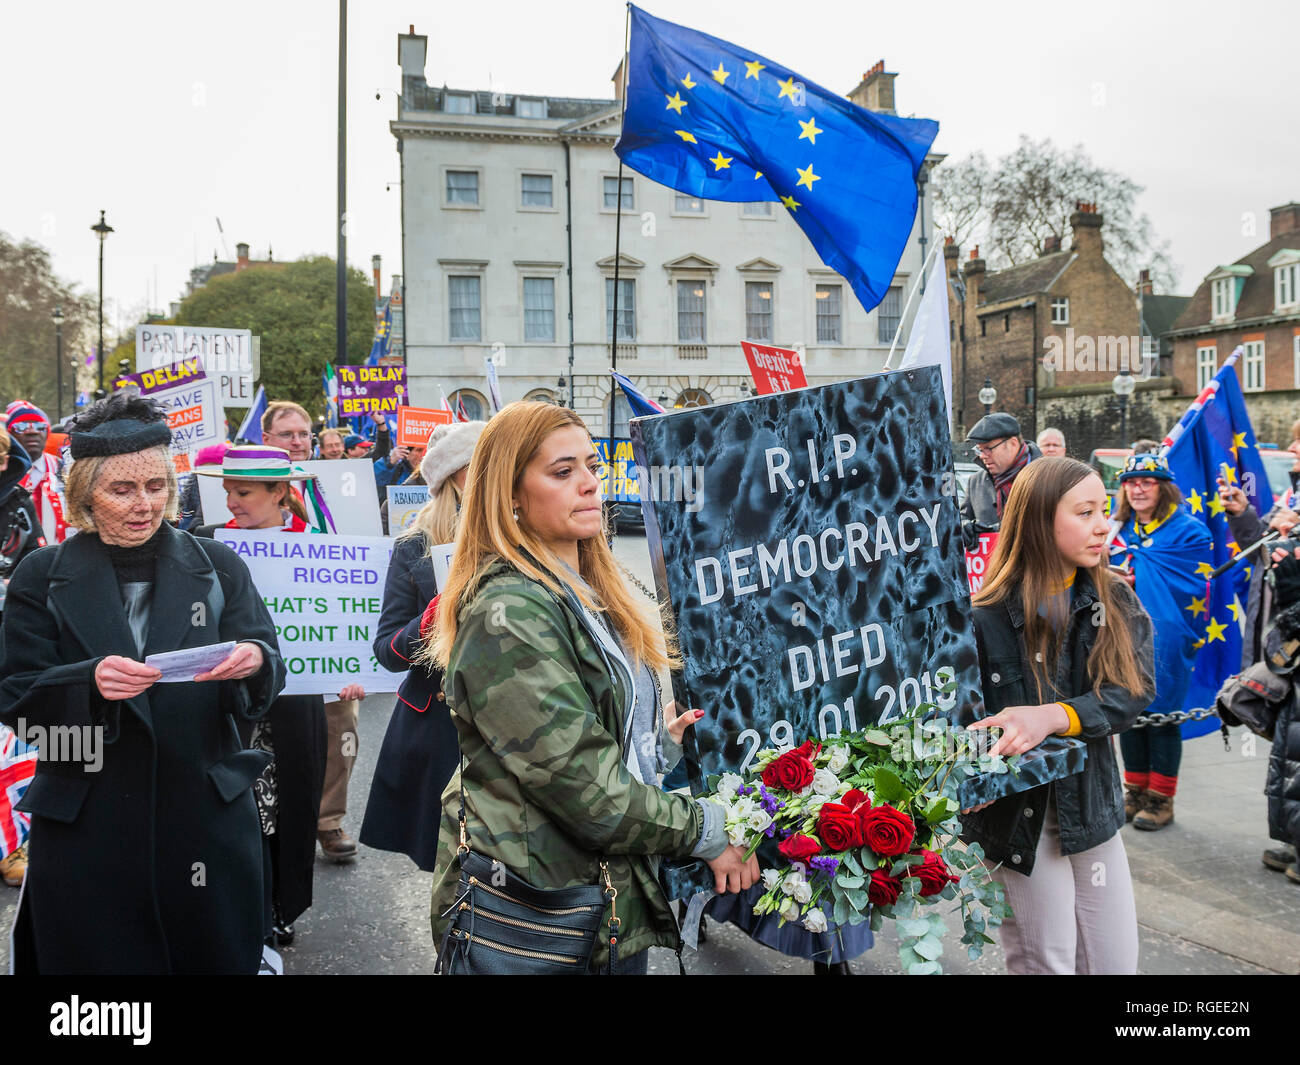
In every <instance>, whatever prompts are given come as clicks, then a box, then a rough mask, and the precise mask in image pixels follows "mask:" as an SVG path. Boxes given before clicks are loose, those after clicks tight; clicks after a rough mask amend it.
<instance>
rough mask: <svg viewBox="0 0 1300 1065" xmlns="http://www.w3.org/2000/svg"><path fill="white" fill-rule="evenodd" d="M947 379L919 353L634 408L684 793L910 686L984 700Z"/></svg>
mask: <svg viewBox="0 0 1300 1065" xmlns="http://www.w3.org/2000/svg"><path fill="white" fill-rule="evenodd" d="M943 396H944V393H943V385H942V379H941V377H940V372H939V370H938V368H936V367H919V368H915V369H911V370H906V371H900V372H896V373H889V374H882V375H878V376H874V377H868V378H862V379H860V380H856V381H846V382H842V383H837V384H831V385H824V386H821V387H818V388H807V389H801V390H799V391H796V392H785V393H779V394H776V395H770V396H759V397H756V398H753V399H747V400H740V401H737V402H732V403H724V404H717V405H714V406H709V407H700V408H694V409H690V410H684V411H679V412H674V413H670V414H663V415H655V416H651V417H647V418H637V419H634V420H633V421H632V422H631V437H632V443H633V450H634V452H635V454H636V459H637V465H638V475H639V477H640V483H641V485H642V491H641V506H642V509H643V511H644V514H645V525H646V538H647V542H648V546H649V549H650V555H651V562H652V565H653V568H654V573H655V582H656V585H657V589H658V593H659V597H660V600H661V602H666V603H667V604H668V605H669V607H670V610H671V613H672V616H673V618H674V619H675V622H676V626H677V630H678V634H679V640H680V644H681V651H682V658H683V661H684V668H683V670H682V671H681V672H680V673H677V674H674V676H673V689H674V697H675V698H676V699H677V701H678V703H679V704H680V705H683V706H691V707H701V708H703V709H704V710H705V711H706V713H705V717H704V718H703V719H702V720H701V721H700V722H699V723H697V724H696V725H695V726H694V728H693V729H691V730H689V731H688V733H687V736H688V741H687V742H688V750H687V758H688V771H689V774H690V777H691V790H692V791H693V792H695V793H697V794H698V793H699V792H700V791H701V790H703V783H704V777H705V776H707V775H709V774H715V773H722V772H724V771H727V770H731V771H737V772H739V771H742V770H743V769H744V768H745V767H747V766H748V764H749V762H750V761H751V760H752V758H753V757H754V755H755V754H756V753H757V752H758V751H759V750H760V749H762V748H763V747H767V746H773V745H776V746H782V745H792V744H797V743H800V742H802V741H803V739H804V738H805V737H807V736H808V735H814V736H817V737H821V738H825V737H828V736H834V735H836V734H838V733H839V732H840V731H846V732H848V731H859V730H862V729H866V728H869V727H872V726H875V725H878V724H879V725H886V726H887V725H888V723H889V722H890V721H892V720H895V719H896V718H897V717H898V716H899V714H900V711H902V710H903V709H913V708H915V707H917V706H918V705H920V704H922V703H935V704H938V706H939V707H940V709H941V710H942V711H943V712H944V713H945V714H947V715H948V716H950V717H952V718H954V719H959V720H963V721H970V720H973V719H975V718H978V717H982V716H984V709H983V696H982V693H981V691H980V681H979V667H978V659H977V653H976V648H975V636H974V630H973V626H972V623H971V619H970V592H969V586H968V584H967V580H966V573H965V564H964V553H963V550H962V541H961V533H960V528H959V525H960V519H959V515H958V511H957V504H956V499H955V494H954V489H955V484H956V481H955V478H954V474H953V466H952V447H951V441H950V438H949V432H948V420H947V417H946V410H945V403H944V398H943ZM692 733H693V737H692ZM692 738H693V740H694V747H692V746H691V739H692ZM1083 749H1084V747H1083V744H1081V743H1078V742H1077V741H1060V743H1059V745H1058V749H1057V750H1056V751H1055V752H1054V753H1049V752H1046V751H1044V752H1043V754H1044V755H1045V756H1046V759H1045V760H1046V761H1049V762H1051V765H1050V766H1049V765H1043V766H1042V767H1041V769H1037V768H1036V771H1035V772H1034V773H1033V774H1032V777H1031V778H1030V779H1026V778H1025V777H1024V776H1023V775H1022V776H1021V777H1017V776H1015V775H1014V774H1006V775H1002V776H999V777H998V778H988V777H985V778H980V781H979V784H980V788H979V790H978V795H979V796H980V797H979V799H978V800H977V801H985V798H986V797H993V796H995V795H997V794H1006V793H1007V792H1008V791H1016V790H1022V788H1024V787H1030V786H1034V785H1035V784H1038V783H1041V782H1043V781H1044V780H1046V779H1055V778H1057V777H1060V776H1063V775H1066V774H1067V773H1069V772H1077V771H1078V769H1079V768H1081V766H1082V752H1083ZM1043 772H1048V773H1050V774H1051V775H1050V776H1044V775H1043ZM668 879H669V881H670V886H671V882H672V879H673V878H672V877H671V876H669V878H668Z"/></svg>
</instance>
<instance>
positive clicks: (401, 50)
mask: <svg viewBox="0 0 1300 1065" xmlns="http://www.w3.org/2000/svg"><path fill="white" fill-rule="evenodd" d="M428 47H429V38H428V37H426V36H425V35H424V34H422V33H416V32H415V27H414V26H412V27H411V32H410V33H402V34H398V37H397V64H398V66H400V67H401V68H402V77H403V78H423V77H424V56H425V52H426V50H427V49H428Z"/></svg>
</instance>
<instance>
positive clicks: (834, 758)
mask: <svg viewBox="0 0 1300 1065" xmlns="http://www.w3.org/2000/svg"><path fill="white" fill-rule="evenodd" d="M848 764H849V749H848V748H847V747H832V748H831V759H830V761H829V762H827V763H826V768H827V769H829V770H830V771H831V772H832V773H834V774H835V775H836V776H839V775H840V773H842V772H844V767H845V766H846V765H848Z"/></svg>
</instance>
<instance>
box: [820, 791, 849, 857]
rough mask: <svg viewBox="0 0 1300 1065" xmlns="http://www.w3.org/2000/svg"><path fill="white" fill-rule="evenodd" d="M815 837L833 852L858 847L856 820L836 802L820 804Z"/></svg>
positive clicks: (843, 806) (845, 807)
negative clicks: (820, 839) (818, 837)
mask: <svg viewBox="0 0 1300 1065" xmlns="http://www.w3.org/2000/svg"><path fill="white" fill-rule="evenodd" d="M817 835H819V836H821V838H822V842H823V843H825V844H826V846H827V847H828V848H829V849H831V850H833V851H847V850H851V849H852V848H854V847H856V846H857V845H858V818H857V815H856V814H854V813H853V811H852V810H850V809H849V808H848V807H847V806H845V805H843V804H842V803H838V802H827V803H823V804H822V808H821V810H820V811H819V812H818V814H817Z"/></svg>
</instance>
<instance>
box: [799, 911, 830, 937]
mask: <svg viewBox="0 0 1300 1065" xmlns="http://www.w3.org/2000/svg"><path fill="white" fill-rule="evenodd" d="M803 926H804V927H805V928H806V929H808V931H809V932H825V931H826V929H827V927H828V925H827V923H826V915H825V914H824V913H822V911H821V910H809V911H808V913H807V914H806V915H805V916H804V919H803Z"/></svg>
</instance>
